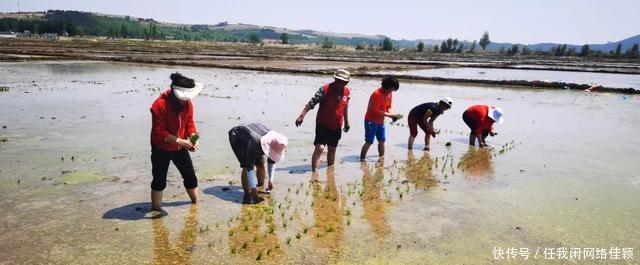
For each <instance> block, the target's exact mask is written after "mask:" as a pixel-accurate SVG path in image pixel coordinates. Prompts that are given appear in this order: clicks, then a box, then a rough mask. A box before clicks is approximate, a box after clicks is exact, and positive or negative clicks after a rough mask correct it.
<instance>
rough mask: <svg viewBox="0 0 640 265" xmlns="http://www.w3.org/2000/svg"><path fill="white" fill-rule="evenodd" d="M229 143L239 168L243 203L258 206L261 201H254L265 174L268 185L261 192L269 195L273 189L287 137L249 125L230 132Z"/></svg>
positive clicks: (237, 127) (257, 125) (257, 199)
mask: <svg viewBox="0 0 640 265" xmlns="http://www.w3.org/2000/svg"><path fill="white" fill-rule="evenodd" d="M229 143H230V144H231V149H233V153H234V154H235V155H236V158H237V159H238V161H239V162H240V167H242V174H241V181H242V189H243V190H244V203H251V202H253V203H259V202H261V201H262V199H261V198H260V197H258V187H262V186H264V179H265V175H267V172H268V174H269V182H268V186H267V188H266V189H265V191H266V192H269V191H271V190H272V189H273V181H274V178H275V170H276V167H275V164H276V163H278V162H280V161H282V160H283V159H284V152H285V149H286V148H287V144H288V140H287V137H286V136H284V135H282V134H280V133H277V132H275V131H273V130H271V129H270V128H269V127H267V126H265V125H263V124H260V123H249V124H244V125H239V126H236V127H233V128H231V130H229ZM265 163H267V168H265ZM256 168H257V170H256ZM256 171H257V176H256Z"/></svg>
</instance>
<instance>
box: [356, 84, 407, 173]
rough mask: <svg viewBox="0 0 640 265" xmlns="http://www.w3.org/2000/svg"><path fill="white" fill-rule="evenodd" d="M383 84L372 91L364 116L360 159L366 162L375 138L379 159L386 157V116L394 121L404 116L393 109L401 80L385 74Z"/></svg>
mask: <svg viewBox="0 0 640 265" xmlns="http://www.w3.org/2000/svg"><path fill="white" fill-rule="evenodd" d="M381 85H382V86H381V87H379V88H378V89H376V90H375V91H373V93H371V97H370V98H369V105H368V107H367V113H366V114H365V116H364V144H363V145H362V149H361V150H360V161H361V162H364V161H365V157H366V156H367V152H368V151H369V147H371V145H372V144H373V140H374V139H377V140H378V155H379V159H380V160H382V159H384V142H385V141H386V139H387V133H386V128H385V126H384V118H385V117H388V118H391V119H392V120H393V121H394V122H395V121H397V120H398V119H400V118H401V117H402V115H400V114H396V113H394V112H393V111H392V110H391V104H392V102H393V92H394V91H398V89H399V88H400V82H398V79H397V78H396V77H395V76H385V77H384V78H383V79H382V84H381Z"/></svg>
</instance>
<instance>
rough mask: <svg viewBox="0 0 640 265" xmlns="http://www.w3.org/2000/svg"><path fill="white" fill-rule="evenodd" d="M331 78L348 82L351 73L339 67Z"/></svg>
mask: <svg viewBox="0 0 640 265" xmlns="http://www.w3.org/2000/svg"><path fill="white" fill-rule="evenodd" d="M333 78H335V79H338V80H342V81H345V82H349V80H351V73H350V72H349V71H347V70H345V69H339V70H337V71H336V72H335V73H333Z"/></svg>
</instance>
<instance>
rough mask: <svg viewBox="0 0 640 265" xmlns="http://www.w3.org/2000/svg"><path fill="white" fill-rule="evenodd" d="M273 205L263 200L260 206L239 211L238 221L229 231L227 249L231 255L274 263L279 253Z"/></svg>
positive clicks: (252, 206) (249, 206) (251, 206)
mask: <svg viewBox="0 0 640 265" xmlns="http://www.w3.org/2000/svg"><path fill="white" fill-rule="evenodd" d="M274 212H275V208H274V206H273V203H272V202H271V201H269V200H265V201H264V202H262V203H260V204H254V205H243V206H242V209H241V210H240V220H239V221H238V224H237V225H236V226H235V227H233V228H232V229H231V231H233V234H232V235H231V236H230V237H229V247H230V248H231V251H232V253H237V254H238V255H242V256H245V257H248V258H250V259H251V260H256V259H257V258H258V256H259V257H260V259H261V260H270V261H274V259H276V257H279V256H281V255H279V254H280V253H281V251H282V250H281V247H279V246H278V236H277V234H276V232H277V226H276V223H275V218H274Z"/></svg>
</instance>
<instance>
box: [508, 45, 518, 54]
mask: <svg viewBox="0 0 640 265" xmlns="http://www.w3.org/2000/svg"><path fill="white" fill-rule="evenodd" d="M516 54H518V45H517V44H514V45H513V46H511V49H510V50H509V55H516Z"/></svg>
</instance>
